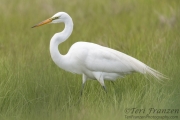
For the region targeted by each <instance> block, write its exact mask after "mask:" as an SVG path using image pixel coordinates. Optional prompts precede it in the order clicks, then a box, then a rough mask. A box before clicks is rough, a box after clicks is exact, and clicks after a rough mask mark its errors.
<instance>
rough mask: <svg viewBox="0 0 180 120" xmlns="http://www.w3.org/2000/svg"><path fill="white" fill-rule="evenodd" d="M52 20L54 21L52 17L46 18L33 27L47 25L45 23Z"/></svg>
mask: <svg viewBox="0 0 180 120" xmlns="http://www.w3.org/2000/svg"><path fill="white" fill-rule="evenodd" d="M50 22H52V18H49V19H47V20H44V21H42V22H40V23H39V24H37V25H34V26H33V27H32V28H35V27H39V26H41V25H45V24H47V23H50Z"/></svg>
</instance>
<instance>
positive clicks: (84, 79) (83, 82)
mask: <svg viewBox="0 0 180 120" xmlns="http://www.w3.org/2000/svg"><path fill="white" fill-rule="evenodd" d="M82 79H83V81H82V88H81V96H82V94H83V90H84V84H85V82H86V80H87V77H86V75H84V74H83V76H82Z"/></svg>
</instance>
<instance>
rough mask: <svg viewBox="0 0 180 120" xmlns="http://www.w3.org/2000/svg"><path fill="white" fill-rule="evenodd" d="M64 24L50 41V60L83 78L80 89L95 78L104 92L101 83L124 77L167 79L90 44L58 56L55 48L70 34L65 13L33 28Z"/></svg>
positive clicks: (75, 46) (126, 57) (128, 58)
mask: <svg viewBox="0 0 180 120" xmlns="http://www.w3.org/2000/svg"><path fill="white" fill-rule="evenodd" d="M60 22H64V23H65V29H64V30H63V31H62V32H59V33H56V34H55V35H54V36H53V37H52V39H51V41H50V53H51V57H52V59H53V61H54V62H55V64H56V65H57V66H59V67H60V68H62V69H64V70H66V71H69V72H72V73H77V74H82V76H83V86H84V83H85V82H86V80H87V79H96V80H98V81H99V82H100V84H101V85H102V86H103V88H104V89H105V84H104V80H116V79H117V78H119V77H123V76H125V75H126V74H130V73H132V72H139V73H142V74H147V75H150V76H152V77H155V78H156V79H159V80H160V79H161V78H166V77H164V75H162V74H161V73H159V72H158V71H156V70H154V69H152V68H151V67H149V66H147V65H146V64H144V63H142V62H141V61H139V60H137V59H135V58H133V57H131V56H129V55H127V54H124V53H122V52H119V51H117V50H114V49H111V48H107V47H103V46H100V45H98V44H94V43H89V42H76V43H74V44H73V45H72V46H71V48H70V49H69V51H68V53H67V54H66V55H61V54H60V52H59V50H58V45H59V44H61V43H62V42H64V41H65V40H66V39H67V38H68V37H69V36H70V35H71V33H72V30H73V21H72V19H71V17H70V16H69V15H68V14H67V13H65V12H58V13H56V14H55V15H54V16H52V17H51V18H49V19H47V20H45V21H43V22H41V23H39V24H37V25H35V26H33V27H38V26H41V25H44V24H46V23H60Z"/></svg>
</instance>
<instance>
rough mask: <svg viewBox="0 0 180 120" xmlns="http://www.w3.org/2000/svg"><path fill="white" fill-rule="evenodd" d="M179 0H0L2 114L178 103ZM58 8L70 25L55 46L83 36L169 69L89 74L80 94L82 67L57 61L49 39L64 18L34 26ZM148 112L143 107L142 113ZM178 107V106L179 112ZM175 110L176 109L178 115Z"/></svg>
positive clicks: (111, 113) (47, 117) (111, 112)
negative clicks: (112, 76)
mask: <svg viewBox="0 0 180 120" xmlns="http://www.w3.org/2000/svg"><path fill="white" fill-rule="evenodd" d="M179 6H180V1H179V0H161V1H157V0H90V1H84V0H73V1H69V0H31V1H28V0H26V1H25V0H14V1H8V0H1V4H0V119H1V120H41V119H43V120H59V119H63V120H77V119H78V120H85V119H87V120H92V119H96V120H110V119H111V120H119V119H126V118H125V115H132V114H126V113H125V112H124V111H125V110H126V108H146V109H148V108H152V107H154V108H160V109H166V108H170V109H180V102H179V100H180V79H179V78H180V75H179V71H180V47H179V46H180V34H179V31H180V24H179V21H180V7H179ZM59 11H64V12H67V13H68V14H69V15H70V16H71V17H72V19H73V22H74V31H73V33H72V35H71V36H70V38H69V39H68V40H67V41H66V42H64V43H62V45H60V46H59V50H60V51H61V52H62V53H63V54H66V53H67V51H68V49H69V48H70V46H71V45H72V44H73V43H75V42H77V41H88V42H94V43H97V44H101V45H103V46H107V47H110V48H113V49H116V50H119V51H121V52H124V53H126V54H129V55H131V56H133V57H135V58H137V59H139V60H141V61H142V62H144V63H146V64H147V65H149V66H151V67H153V68H154V69H157V70H158V71H160V72H162V73H163V74H165V75H167V76H168V77H169V78H170V80H165V81H164V82H162V83H158V82H157V81H156V80H153V79H146V78H145V77H144V76H143V75H140V74H133V75H129V76H127V77H125V78H123V79H118V80H117V81H116V82H115V84H114V85H113V84H111V82H108V81H106V86H107V89H108V94H105V92H104V91H103V90H102V88H101V87H100V85H99V83H98V82H97V81H88V82H87V83H86V86H85V90H84V94H83V96H82V97H80V90H81V83H82V81H81V79H82V78H81V75H76V74H71V73H69V72H66V71H64V70H62V69H60V68H58V67H57V66H56V65H55V64H54V63H53V61H52V60H51V58H50V53H49V41H50V39H51V37H52V36H53V34H54V33H56V32H59V31H62V30H63V28H64V25H63V24H53V25H46V26H42V27H39V28H36V29H32V28H31V26H33V25H35V24H36V23H39V22H41V21H42V20H45V19H47V18H49V17H51V16H52V15H54V14H55V13H57V12H59ZM144 115H146V114H144ZM176 115H177V114H176ZM179 117H180V115H179Z"/></svg>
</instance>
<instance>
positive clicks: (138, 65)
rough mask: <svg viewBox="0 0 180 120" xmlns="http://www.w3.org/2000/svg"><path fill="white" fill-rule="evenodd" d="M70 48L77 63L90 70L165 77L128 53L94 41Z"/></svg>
mask: <svg viewBox="0 0 180 120" xmlns="http://www.w3.org/2000/svg"><path fill="white" fill-rule="evenodd" d="M70 50H71V51H74V56H75V54H76V57H77V58H78V64H79V65H82V66H83V67H85V68H86V69H88V70H90V71H94V72H107V73H119V74H129V73H131V72H140V73H142V74H149V75H151V76H153V77H155V78H157V79H161V78H165V77H164V76H163V75H162V74H161V73H159V72H158V71H156V70H154V69H152V68H150V67H148V66H147V65H146V64H144V63H142V62H140V61H139V60H137V59H135V58H133V57H131V56H129V55H126V54H124V53H122V52H119V51H116V50H113V49H110V48H107V47H103V46H100V45H97V44H94V43H88V42H77V43H75V44H74V45H73V46H72V47H71V49H70ZM71 55H72V53H71Z"/></svg>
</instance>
